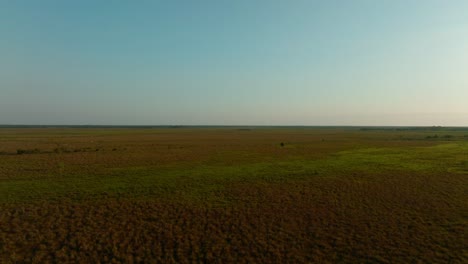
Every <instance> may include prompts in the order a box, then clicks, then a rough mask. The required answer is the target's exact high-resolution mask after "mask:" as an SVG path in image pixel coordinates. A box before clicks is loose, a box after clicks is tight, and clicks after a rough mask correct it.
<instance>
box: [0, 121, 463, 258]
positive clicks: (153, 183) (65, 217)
mask: <svg viewBox="0 0 468 264" xmlns="http://www.w3.org/2000/svg"><path fill="white" fill-rule="evenodd" d="M467 224H468V129H460V128H458V129H454V128H452V129H450V128H427V129H422V128H421V129H403V128H400V129H396V128H381V129H377V128H365V129H359V128H301V127H298V128H287V127H284V128H266V127H264V128H262V127H255V128H236V127H221V128H214V127H211V128H209V127H205V128H203V127H199V128H133V129H132V128H1V129H0V263H18V262H19V263H23V262H27V263H29V262H32V263H48V262H51V263H66V262H74V263H75V262H76V263H99V262H101V263H143V262H144V263H153V262H154V263H199V262H203V263H206V262H208V263H286V262H289V263H309V262H315V263H336V262H356V263H417V262H421V263H467V262H468V241H467V238H466V234H467V233H468V232H467V231H468V230H467Z"/></svg>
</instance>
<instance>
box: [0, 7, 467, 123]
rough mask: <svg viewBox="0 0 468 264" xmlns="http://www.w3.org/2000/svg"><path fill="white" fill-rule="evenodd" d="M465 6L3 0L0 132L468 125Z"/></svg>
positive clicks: (1, 20) (0, 19)
mask: <svg viewBox="0 0 468 264" xmlns="http://www.w3.org/2000/svg"><path fill="white" fill-rule="evenodd" d="M467 70H468V1H455V0H453V1H452V0H451V1H438V0H437V1H435V0H434V1H432V0H424V1H420V0H403V1H397V0H369V1H351V0H350V1H331V0H326V1H325V0H324V1H313V0H304V1H301V0H291V1H286V0H281V1H275V0H236V1H231V0H212V1H207V0H199V1H191V0H185V1H181V0H166V1H157V0H154V1H130V0H128V1H95V0H80V1H63V0H56V1H51V0H41V1H32V0H31V1H22V0H18V1H7V0H4V1H0V123H1V124H108V125H119V124H121V125H164V124H185V125H197V124H212V125H458V126H468V73H467Z"/></svg>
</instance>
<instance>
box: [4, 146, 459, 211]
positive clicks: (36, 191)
mask: <svg viewBox="0 0 468 264" xmlns="http://www.w3.org/2000/svg"><path fill="white" fill-rule="evenodd" d="M467 157H468V144H467V143H465V142H456V143H448V144H440V145H436V146H431V147H394V148H363V149H353V150H349V151H341V152H337V153H333V154H331V155H329V156H328V157H326V158H323V159H310V160H306V159H301V158H296V159H289V160H272V161H270V162H261V163H250V164H249V163H246V164H238V165H230V166H220V165H211V166H210V165H193V166H190V165H185V168H184V167H182V168H156V167H151V166H140V167H123V168H111V169H107V170H106V171H105V173H103V174H96V175H83V174H80V173H72V174H69V175H65V176H58V175H50V176H49V177H45V178H41V179H21V180H16V179H6V180H1V181H0V183H1V184H0V202H25V201H33V200H37V199H52V200H54V199H62V198H67V199H78V200H81V199H93V198H99V197H101V198H102V197H109V196H110V197H122V196H124V197H145V196H158V197H165V198H171V197H172V198H177V199H186V200H187V201H197V200H213V201H215V200H216V197H217V195H216V194H217V193H218V192H219V191H222V190H223V189H224V188H226V186H227V185H228V184H232V183H236V182H242V183H259V182H265V183H269V182H272V183H274V182H290V181H297V180H300V181H304V180H313V179H315V178H317V177H320V178H323V177H347V175H349V174H350V173H360V174H366V175H368V174H372V175H373V176H374V177H375V179H374V180H378V178H379V177H382V175H384V174H385V175H387V176H386V177H389V176H388V174H389V173H399V172H404V173H408V172H409V173H417V174H434V173H439V174H444V173H457V174H467V175H468V160H467ZM62 166H66V165H62Z"/></svg>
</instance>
